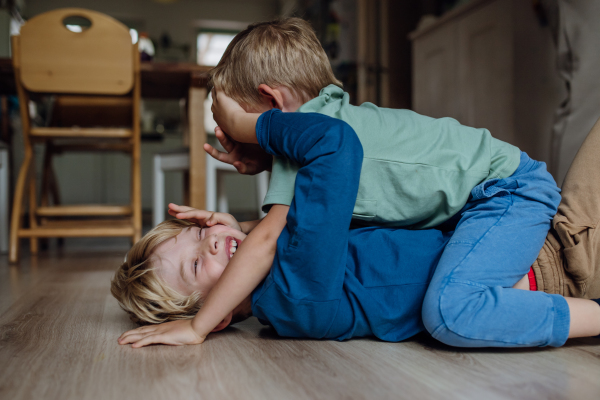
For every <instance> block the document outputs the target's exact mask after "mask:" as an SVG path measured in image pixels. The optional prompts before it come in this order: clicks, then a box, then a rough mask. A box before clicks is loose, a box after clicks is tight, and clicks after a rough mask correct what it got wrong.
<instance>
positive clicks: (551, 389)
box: [0, 249, 600, 400]
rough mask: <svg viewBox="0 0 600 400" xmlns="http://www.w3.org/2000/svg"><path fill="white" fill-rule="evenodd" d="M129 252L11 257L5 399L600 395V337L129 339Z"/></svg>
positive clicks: (257, 328) (1, 335)
mask: <svg viewBox="0 0 600 400" xmlns="http://www.w3.org/2000/svg"><path fill="white" fill-rule="evenodd" d="M123 253H124V251H122V250H121V249H119V250H110V249H104V250H102V251H89V250H83V249H74V250H70V251H65V252H63V253H60V252H57V251H54V252H50V253H46V254H45V255H42V256H39V257H38V258H31V257H28V256H27V255H25V256H24V259H23V261H22V263H21V265H20V266H18V267H11V266H9V265H8V263H7V257H6V256H0V398H2V399H40V398H44V399H65V400H66V399H122V398H129V399H142V398H143V399H165V398H173V399H177V398H202V399H235V398H244V399H307V398H310V399H338V398H340V399H341V398H343V399H367V398H368V399H373V398H377V399H379V398H381V399H392V398H393V399H482V398H484V399H516V398H518V399H541V398H552V399H598V398H599V397H600V339H585V340H573V341H569V342H568V343H567V345H566V346H565V347H563V348H560V349H527V350H523V349H519V350H499V349H477V350H473V349H455V348H450V347H447V346H444V345H442V344H440V343H438V342H436V341H435V340H433V339H431V338H430V337H428V336H427V335H419V336H417V337H416V338H413V339H412V340H409V341H406V342H403V343H384V342H381V341H378V340H373V339H357V340H351V341H346V342H342V343H340V342H333V341H318V340H294V339H284V338H280V337H278V336H277V335H276V334H275V332H274V331H273V329H271V328H269V327H265V326H262V325H261V324H260V323H259V322H258V321H257V320H256V319H255V318H251V319H249V320H247V321H245V322H243V323H241V324H238V325H236V326H235V327H231V328H228V329H226V330H225V331H224V332H222V333H220V334H214V335H211V336H210V337H209V339H208V340H207V341H206V342H205V343H204V344H203V345H200V346H188V347H169V346H151V347H148V348H143V349H137V350H134V349H131V348H130V347H129V346H119V345H118V344H117V337H118V336H119V335H120V334H121V333H122V332H123V331H125V330H127V329H130V328H132V327H134V324H133V323H131V322H130V321H129V320H128V318H127V316H126V314H125V313H124V312H123V311H122V310H120V309H119V307H118V305H117V302H116V301H115V300H114V299H113V298H112V297H111V295H110V292H109V280H110V278H111V276H112V274H113V271H114V270H115V268H116V267H117V265H118V264H119V262H120V261H121V260H122V257H123Z"/></svg>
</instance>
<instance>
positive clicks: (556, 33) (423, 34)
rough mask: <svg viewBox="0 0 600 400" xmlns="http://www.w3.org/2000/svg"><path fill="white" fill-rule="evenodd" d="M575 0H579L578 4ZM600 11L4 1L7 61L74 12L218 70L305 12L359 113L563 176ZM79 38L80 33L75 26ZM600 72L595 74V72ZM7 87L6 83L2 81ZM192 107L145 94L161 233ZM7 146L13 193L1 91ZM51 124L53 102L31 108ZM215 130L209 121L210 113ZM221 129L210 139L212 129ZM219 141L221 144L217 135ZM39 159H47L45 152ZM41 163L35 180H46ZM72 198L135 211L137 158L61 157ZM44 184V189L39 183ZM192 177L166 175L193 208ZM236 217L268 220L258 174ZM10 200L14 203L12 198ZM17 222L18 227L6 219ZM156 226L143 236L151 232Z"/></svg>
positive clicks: (143, 46) (598, 93) (296, 2)
mask: <svg viewBox="0 0 600 400" xmlns="http://www.w3.org/2000/svg"><path fill="white" fill-rule="evenodd" d="M572 3H577V4H572ZM599 3H600V2H598V1H597V0H580V1H578V2H570V1H563V0H547V1H544V0H533V1H532V0H127V1H123V0H76V1H75V0H12V1H7V0H3V1H0V57H4V58H10V54H11V53H10V35H11V34H15V33H18V31H19V27H20V25H21V24H23V23H24V22H25V21H27V20H28V19H30V18H32V17H35V16H36V15H38V14H41V13H44V12H46V11H50V10H53V9H56V8H63V7H78V8H85V9H90V10H95V11H99V12H102V13H105V14H107V15H109V16H111V17H113V18H115V19H117V20H118V21H120V22H122V23H123V24H125V25H126V26H127V27H128V28H129V29H130V33H131V37H132V42H136V41H139V47H140V51H141V52H142V54H141V57H142V60H144V61H147V62H154V63H159V62H168V63H196V64H200V65H204V66H214V65H215V64H216V63H217V62H218V60H219V59H220V57H221V55H222V53H223V51H224V49H225V47H226V46H227V44H228V43H229V41H230V40H231V39H232V38H233V36H234V35H235V34H236V33H237V32H239V31H240V30H242V29H244V28H245V27H246V26H247V25H248V24H249V23H252V22H257V21H264V20H270V19H273V18H276V17H288V16H297V17H301V18H304V19H306V20H308V21H310V22H311V24H312V26H313V27H314V29H315V31H316V32H317V35H318V37H319V40H320V41H321V43H322V45H323V47H324V48H325V50H326V52H327V54H328V56H329V58H330V61H331V64H332V66H333V69H334V72H335V74H336V76H337V77H338V78H339V79H340V80H341V81H342V82H343V83H344V87H345V90H346V91H347V92H349V93H350V98H351V102H352V103H353V104H361V103H363V102H365V101H369V102H373V103H375V104H377V105H379V106H383V107H392V108H409V109H413V110H415V111H417V112H419V113H422V114H426V115H429V116H432V117H446V116H449V117H453V118H456V119H458V120H459V121H460V122H461V123H463V124H466V125H471V126H476V127H485V128H488V129H490V131H491V133H492V135H494V136H495V137H497V138H499V139H502V140H505V141H508V142H510V143H513V144H515V145H517V146H519V147H520V148H521V149H522V150H524V151H526V152H527V153H529V155H530V156H531V157H533V158H536V159H538V160H541V161H545V162H547V163H548V165H549V168H550V170H551V172H552V173H553V174H554V176H555V178H556V179H557V181H558V182H559V184H560V182H561V181H562V179H563V178H564V175H565V173H566V170H567V168H568V166H569V164H570V162H571V160H572V159H573V157H574V155H575V152H576V150H577V148H578V147H579V145H580V144H581V142H582V141H583V139H584V138H585V135H586V134H587V132H588V131H589V129H590V128H591V127H592V125H593V124H594V122H595V121H596V119H597V118H598V117H599V116H600V88H599V86H600V76H599V75H600V72H599V71H600V68H598V67H597V66H598V63H597V62H596V61H599V60H598V58H599V57H600V52H599V51H598V48H600V22H598V21H600V5H599ZM70 29H75V30H77V29H81V28H80V27H79V26H78V25H77V24H74V25H73V26H72V27H71V28H70ZM594 66H596V67H595V68H594ZM0 85H4V86H6V85H9V83H7V82H0ZM184 103H185V101H184V100H180V99H168V100H161V99H150V98H148V99H144V98H142V105H141V107H142V111H141V120H140V124H141V126H142V158H141V166H142V167H141V171H142V208H143V216H144V227H145V228H146V229H147V228H149V227H150V225H151V217H150V216H151V208H152V196H153V192H152V168H153V167H152V159H153V155H154V154H156V153H157V152H164V151H167V150H169V149H177V148H180V147H182V146H183V145H184V134H183V132H184V131H185V122H184V120H185V104H184ZM2 104H3V113H2V118H3V120H2V137H1V138H0V140H1V141H3V142H5V144H6V146H8V147H7V148H8V149H9V153H10V160H9V167H10V168H9V171H10V175H9V184H8V191H9V193H12V190H13V187H14V182H15V180H16V175H17V173H18V167H19V166H20V164H21V160H22V157H23V156H22V153H23V150H22V149H23V144H22V139H21V138H22V136H21V135H20V129H21V128H20V124H21V123H20V119H19V108H18V99H17V97H16V96H15V95H10V94H7V95H4V96H3V103H2ZM31 111H32V114H33V116H34V120H35V121H37V122H38V123H39V124H42V125H43V123H44V121H45V119H46V118H47V113H48V110H46V109H45V108H44V105H43V104H39V105H37V106H36V108H35V109H32V110H31ZM205 118H207V119H208V120H207V126H210V121H209V120H210V119H212V118H211V116H210V114H207V115H205ZM209 133H210V132H209ZM208 141H209V142H211V143H214V142H215V139H214V136H211V135H209V136H208ZM36 152H37V153H40V154H36V156H37V157H38V158H41V156H42V154H41V152H42V150H39V151H36ZM41 164H42V163H41V162H38V163H37V168H38V170H37V171H36V172H37V174H38V175H41V174H42V172H43V171H42V169H41V168H42V167H41ZM54 166H55V169H56V174H57V176H59V177H65V176H66V177H68V178H67V179H61V180H60V181H59V189H60V193H61V197H62V202H63V203H65V204H80V203H109V204H113V203H114V204H116V203H126V202H127V201H128V199H129V189H128V187H129V175H128V174H127V173H123V172H122V171H127V169H128V168H129V161H128V157H127V156H125V155H120V154H65V155H63V156H58V157H56V159H55V164H54ZM38 181H39V180H38ZM184 182H185V180H184V174H183V173H181V172H179V171H174V172H166V179H165V193H166V201H167V202H175V203H179V204H181V203H183V202H184V192H185V184H184ZM223 182H224V185H225V190H226V192H227V199H228V209H229V211H230V212H231V213H233V214H234V215H235V216H236V217H238V218H240V219H251V218H256V217H258V211H257V210H258V199H257V187H256V184H255V181H254V178H253V177H247V176H239V175H236V174H233V173H231V174H227V176H226V177H225V178H224V179H223ZM9 198H10V199H11V201H12V198H11V197H9ZM0 223H1V224H4V225H6V224H8V221H7V220H4V221H0ZM146 229H145V230H146Z"/></svg>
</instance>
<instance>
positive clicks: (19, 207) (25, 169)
mask: <svg viewBox="0 0 600 400" xmlns="http://www.w3.org/2000/svg"><path fill="white" fill-rule="evenodd" d="M27 150H28V149H26V151H25V158H24V160H23V164H22V165H21V170H20V171H19V177H18V178H17V184H16V186H15V195H14V201H13V209H12V216H11V223H10V246H9V247H10V248H9V254H8V261H9V262H10V263H11V264H14V263H17V262H18V261H19V229H21V224H22V216H23V201H24V197H25V190H26V184H27V182H28V180H29V179H28V178H29V174H30V169H31V164H32V161H33V155H32V151H31V149H29V151H27Z"/></svg>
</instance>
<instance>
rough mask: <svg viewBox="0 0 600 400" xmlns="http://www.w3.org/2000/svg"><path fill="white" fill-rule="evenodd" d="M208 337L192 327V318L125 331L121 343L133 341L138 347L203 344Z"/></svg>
mask: <svg viewBox="0 0 600 400" xmlns="http://www.w3.org/2000/svg"><path fill="white" fill-rule="evenodd" d="M205 339H206V337H202V336H201V335H199V334H198V333H196V331H195V330H194V329H193V328H192V320H191V319H184V320H180V321H171V322H165V323H164V324H159V325H147V326H142V327H140V328H137V329H132V330H130V331H127V332H125V333H123V334H122V335H121V336H120V337H119V339H118V342H119V344H128V343H132V345H131V347H133V348H136V349H137V348H138V347H144V346H148V345H149V344H169V345H173V346H182V345H185V344H201V343H202V342H204V340H205Z"/></svg>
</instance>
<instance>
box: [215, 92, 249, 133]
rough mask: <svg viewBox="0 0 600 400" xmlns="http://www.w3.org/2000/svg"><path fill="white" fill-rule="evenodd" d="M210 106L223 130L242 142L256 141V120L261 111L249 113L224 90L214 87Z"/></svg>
mask: <svg viewBox="0 0 600 400" xmlns="http://www.w3.org/2000/svg"><path fill="white" fill-rule="evenodd" d="M212 98H213V103H212V107H211V108H210V109H211V111H212V113H213V118H214V119H215V121H216V122H217V125H219V126H220V127H221V129H222V130H223V132H225V133H227V134H228V135H229V136H230V137H231V138H233V139H234V140H235V141H237V142H241V143H256V144H258V141H257V139H256V130H255V128H256V121H257V120H258V117H259V116H260V113H247V112H246V111H245V110H244V109H243V108H242V107H241V106H240V105H239V104H238V103H237V102H236V101H235V100H233V99H232V98H231V97H228V96H227V95H226V94H225V93H223V91H221V90H219V91H217V90H216V89H213V91H212Z"/></svg>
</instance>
